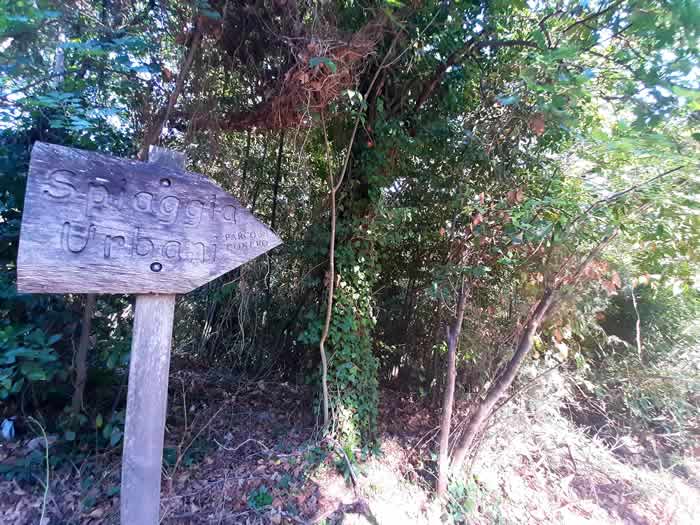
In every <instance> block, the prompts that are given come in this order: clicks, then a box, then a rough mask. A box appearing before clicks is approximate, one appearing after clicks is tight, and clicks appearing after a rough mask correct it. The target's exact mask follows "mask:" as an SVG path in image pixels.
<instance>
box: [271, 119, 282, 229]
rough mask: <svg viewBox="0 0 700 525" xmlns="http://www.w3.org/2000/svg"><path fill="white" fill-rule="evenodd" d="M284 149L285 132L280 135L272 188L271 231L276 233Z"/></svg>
mask: <svg viewBox="0 0 700 525" xmlns="http://www.w3.org/2000/svg"><path fill="white" fill-rule="evenodd" d="M283 149H284V131H282V133H280V143H279V146H278V148H277V173H276V174H275V183H274V185H273V186H272V217H271V219H270V229H272V231H275V227H276V225H277V194H278V193H279V189H280V181H281V179H282V151H283Z"/></svg>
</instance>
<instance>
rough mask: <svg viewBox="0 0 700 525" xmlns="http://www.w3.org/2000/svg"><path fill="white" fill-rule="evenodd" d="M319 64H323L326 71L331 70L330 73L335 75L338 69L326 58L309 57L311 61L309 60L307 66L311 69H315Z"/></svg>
mask: <svg viewBox="0 0 700 525" xmlns="http://www.w3.org/2000/svg"><path fill="white" fill-rule="evenodd" d="M321 64H324V65H325V66H326V67H328V69H330V70H331V73H335V72H336V71H337V70H338V67H337V66H336V65H335V62H333V61H332V60H331V59H330V58H328V57H311V59H309V65H310V66H311V67H317V66H320V65H321Z"/></svg>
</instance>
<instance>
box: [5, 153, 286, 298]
mask: <svg viewBox="0 0 700 525" xmlns="http://www.w3.org/2000/svg"><path fill="white" fill-rule="evenodd" d="M281 242H282V241H281V240H280V239H279V237H277V235H275V234H274V233H273V232H272V231H271V230H270V229H269V228H268V227H267V226H265V225H264V224H262V223H261V222H260V221H258V220H257V219H256V218H255V217H254V216H253V214H252V213H251V212H250V211H249V210H248V209H247V208H245V207H244V206H242V205H241V204H240V202H238V200H236V199H235V198H233V197H232V196H231V195H229V194H228V193H226V192H225V191H224V190H223V189H221V188H220V187H219V186H218V185H216V184H215V183H214V182H212V181H211V180H209V179H208V178H206V177H204V176H202V175H199V174H196V173H190V172H186V171H182V170H180V169H176V168H174V167H169V166H164V165H161V164H157V163H143V162H137V161H133V160H126V159H120V158H115V157H110V156H107V155H102V154H98V153H93V152H87V151H83V150H78V149H73V148H66V147H62V146H55V145H52V144H45V143H42V142H37V143H35V145H34V149H33V150H32V158H31V164H30V168H29V179H28V181H27V191H26V197H25V203H24V215H23V217H22V230H21V235H20V243H19V256H18V259H17V289H18V290H19V291H20V292H38V293H129V294H132V293H133V294H145V293H164V294H174V293H185V292H189V291H190V290H193V289H195V288H197V287H199V286H202V285H203V284H205V283H207V282H209V281H211V280H212V279H214V278H216V277H218V276H219V275H221V274H223V273H225V272H227V271H229V270H232V269H234V268H236V267H238V266H240V265H241V264H243V263H245V262H246V261H249V260H251V259H253V258H255V257H257V256H258V255H261V254H262V253H265V252H267V251H268V250H271V249H272V248H274V247H275V246H278V245H279V244H281Z"/></svg>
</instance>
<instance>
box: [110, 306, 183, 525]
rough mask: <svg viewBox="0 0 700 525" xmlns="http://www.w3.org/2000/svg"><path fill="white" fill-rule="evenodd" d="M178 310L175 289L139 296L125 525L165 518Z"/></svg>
mask: <svg viewBox="0 0 700 525" xmlns="http://www.w3.org/2000/svg"><path fill="white" fill-rule="evenodd" d="M174 313H175V296H174V295H138V296H137V297H136V309H135V312H134V332H133V335H132V339H131V358H130V362H129V388H128V391H127V400H126V420H125V424H124V449H123V452H122V483H121V501H120V506H121V523H122V524H124V525H127V524H130V523H139V524H142V525H156V524H157V523H159V514H160V480H161V472H162V469H161V465H162V462H163V437H164V431H165V416H166V409H167V405H168V372H169V368H170V345H171V338H172V331H173V317H174Z"/></svg>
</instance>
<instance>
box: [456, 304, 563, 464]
mask: <svg viewBox="0 0 700 525" xmlns="http://www.w3.org/2000/svg"><path fill="white" fill-rule="evenodd" d="M553 303H554V291H553V290H545V292H544V294H543V295H542V298H541V299H540V300H539V302H538V303H537V305H536V306H535V308H534V310H533V312H532V315H531V316H530V319H529V320H528V322H527V324H526V325H525V329H524V330H523V331H522V333H521V335H520V338H519V339H518V345H517V347H516V350H515V354H513V357H512V358H511V360H510V361H509V362H508V364H507V365H506V368H505V370H504V371H503V373H502V374H501V375H500V377H498V378H497V379H496V381H494V383H493V385H491V387H490V388H489V389H488V392H487V393H486V397H485V398H484V399H482V400H481V401H479V403H478V405H477V407H476V410H475V411H474V413H473V414H472V416H471V418H470V419H469V423H468V424H467V428H466V429H465V430H464V434H462V437H461V439H460V441H459V444H458V446H457V448H456V449H455V452H454V457H453V458H452V471H453V472H457V471H459V470H461V468H462V466H463V465H464V460H465V459H466V457H467V454H468V453H469V451H470V450H471V447H472V445H473V443H474V439H475V438H476V436H477V435H478V434H479V432H481V430H482V428H483V427H484V424H485V423H486V421H487V420H488V418H489V417H490V416H491V414H492V412H493V409H494V407H495V406H496V403H498V400H499V399H501V397H502V396H503V395H504V394H505V393H506V391H507V390H508V388H509V387H510V385H511V384H512V383H513V380H514V379H515V376H516V375H517V373H518V369H519V368H520V365H521V364H522V363H523V361H524V359H525V357H526V356H527V355H528V354H529V353H530V350H531V349H532V344H533V342H534V339H535V334H536V333H537V331H538V330H539V328H540V326H541V325H542V322H543V321H544V320H545V318H546V317H547V314H548V313H549V311H550V309H551V307H552V304H553Z"/></svg>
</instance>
